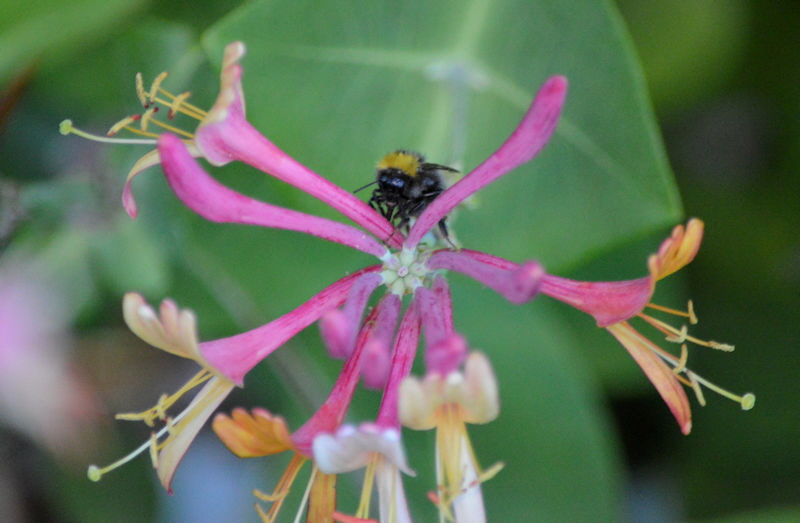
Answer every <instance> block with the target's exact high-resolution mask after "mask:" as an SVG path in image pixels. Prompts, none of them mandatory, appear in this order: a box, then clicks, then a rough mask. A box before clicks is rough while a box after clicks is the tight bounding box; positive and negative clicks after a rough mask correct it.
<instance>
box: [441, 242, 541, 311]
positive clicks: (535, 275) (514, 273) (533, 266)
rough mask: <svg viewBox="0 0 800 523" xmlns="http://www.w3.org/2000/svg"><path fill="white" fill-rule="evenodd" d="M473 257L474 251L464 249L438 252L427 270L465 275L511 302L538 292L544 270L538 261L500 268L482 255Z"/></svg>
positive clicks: (524, 300) (523, 301) (532, 295)
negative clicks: (447, 271) (446, 270)
mask: <svg viewBox="0 0 800 523" xmlns="http://www.w3.org/2000/svg"><path fill="white" fill-rule="evenodd" d="M473 254H475V251H470V250H467V249H462V250H460V251H447V250H441V251H437V252H435V253H434V254H433V255H432V256H431V259H430V260H429V261H428V267H430V268H431V269H449V270H453V271H456V272H460V273H462V274H466V275H467V276H469V277H471V278H473V279H475V280H477V281H479V282H481V283H483V284H484V285H486V286H487V287H489V288H491V289H493V290H495V291H497V292H498V293H500V294H501V295H502V296H504V297H505V298H506V299H507V300H508V301H510V302H511V303H525V302H526V301H528V300H530V299H531V298H533V297H534V296H535V295H536V293H537V292H538V291H539V286H540V285H541V281H542V277H543V276H544V270H543V269H542V266H541V265H540V264H539V263H538V262H535V261H528V262H525V263H522V264H520V265H517V264H511V265H510V266H509V267H508V268H501V267H498V266H497V265H495V264H494V263H487V262H486V261H485V260H487V259H488V258H486V257H485V256H482V255H479V256H477V257H476V256H473ZM478 254H480V253H478ZM489 260H490V259H489Z"/></svg>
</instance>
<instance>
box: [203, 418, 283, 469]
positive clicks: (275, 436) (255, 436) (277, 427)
mask: <svg viewBox="0 0 800 523" xmlns="http://www.w3.org/2000/svg"><path fill="white" fill-rule="evenodd" d="M231 416H232V417H229V416H226V415H225V414H217V416H216V417H215V418H214V422H213V424H212V428H213V429H214V432H216V434H217V437H219V439H221V440H222V442H223V443H224V444H225V445H226V446H227V447H228V449H230V451H231V452H233V453H234V454H236V455H237V456H239V457H240V458H253V457H256V456H268V455H271V454H277V453H279V452H283V451H284V450H289V449H292V448H294V444H293V443H292V439H291V436H290V434H289V429H288V428H287V426H286V421H284V419H283V418H281V417H280V416H274V415H272V414H270V413H269V412H267V411H266V410H264V409H253V413H252V414H250V413H248V412H247V411H246V410H245V409H243V408H236V409H234V410H233V412H232V413H231Z"/></svg>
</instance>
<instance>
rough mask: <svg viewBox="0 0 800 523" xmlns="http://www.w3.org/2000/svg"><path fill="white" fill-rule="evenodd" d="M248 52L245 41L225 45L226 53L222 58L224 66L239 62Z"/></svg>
mask: <svg viewBox="0 0 800 523" xmlns="http://www.w3.org/2000/svg"><path fill="white" fill-rule="evenodd" d="M246 52H247V46H245V45H244V42H240V41H238V40H237V41H235V42H231V43H229V44H228V45H226V46H225V55H224V56H223V58H222V67H223V68H225V67H228V66H230V65H232V64H234V63H236V62H238V61H239V60H240V59H241V58H242V57H243V56H244V55H245V53H246Z"/></svg>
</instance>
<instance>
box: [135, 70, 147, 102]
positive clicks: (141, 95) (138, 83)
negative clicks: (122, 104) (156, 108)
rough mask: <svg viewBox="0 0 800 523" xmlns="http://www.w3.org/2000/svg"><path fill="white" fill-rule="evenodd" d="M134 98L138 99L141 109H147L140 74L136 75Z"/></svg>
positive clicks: (145, 95) (145, 93) (145, 94)
mask: <svg viewBox="0 0 800 523" xmlns="http://www.w3.org/2000/svg"><path fill="white" fill-rule="evenodd" d="M136 97H137V98H139V102H140V103H141V104H142V107H145V108H146V107H147V106H148V103H147V92H146V91H145V90H144V81H143V80H142V73H136Z"/></svg>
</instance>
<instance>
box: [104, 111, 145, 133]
mask: <svg viewBox="0 0 800 523" xmlns="http://www.w3.org/2000/svg"><path fill="white" fill-rule="evenodd" d="M141 118H142V115H141V114H134V115H132V116H126V117H125V118H123V119H122V120H120V121H118V122H117V123H115V124H114V125H112V126H111V129H109V130H108V132H107V133H106V136H114V135H115V134H117V133H118V132H120V131H121V130H122V129H125V128H126V127H128V126H129V125H131V124H132V123H134V122H138V121H139V120H140V119H141Z"/></svg>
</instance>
